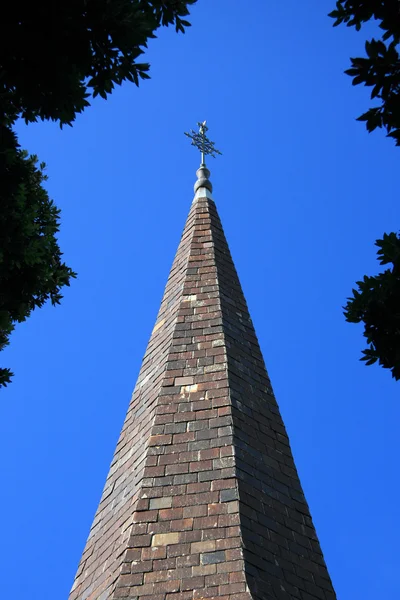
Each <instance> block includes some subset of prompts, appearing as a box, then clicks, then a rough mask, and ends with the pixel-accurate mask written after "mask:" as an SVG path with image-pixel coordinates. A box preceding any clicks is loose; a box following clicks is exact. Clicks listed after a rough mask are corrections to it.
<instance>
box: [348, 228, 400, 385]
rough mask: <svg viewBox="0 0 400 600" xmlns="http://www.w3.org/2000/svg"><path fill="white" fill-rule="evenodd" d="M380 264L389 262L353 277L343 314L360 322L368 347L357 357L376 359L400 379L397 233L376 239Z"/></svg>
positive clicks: (399, 246) (370, 361)
mask: <svg viewBox="0 0 400 600" xmlns="http://www.w3.org/2000/svg"><path fill="white" fill-rule="evenodd" d="M376 245H377V246H378V248H379V250H378V258H379V262H380V264H381V265H387V264H389V263H391V264H392V265H393V266H392V268H390V269H386V270H385V271H383V273H380V274H379V275H376V276H375V277H368V276H365V277H364V279H363V281H357V285H358V289H357V290H353V297H352V298H349V299H348V303H347V305H346V307H345V316H346V319H347V321H349V322H350V323H360V322H361V321H362V322H363V323H364V336H365V337H366V338H367V343H368V344H369V347H368V348H367V349H366V350H363V354H364V356H363V357H362V359H361V360H364V361H366V364H367V365H372V364H373V363H375V362H377V361H378V362H379V364H380V365H382V367H384V368H386V369H390V370H391V372H392V376H393V377H394V378H395V379H396V380H399V379H400V237H399V236H398V235H396V234H395V233H390V234H389V235H387V234H384V236H383V239H381V240H377V241H376Z"/></svg>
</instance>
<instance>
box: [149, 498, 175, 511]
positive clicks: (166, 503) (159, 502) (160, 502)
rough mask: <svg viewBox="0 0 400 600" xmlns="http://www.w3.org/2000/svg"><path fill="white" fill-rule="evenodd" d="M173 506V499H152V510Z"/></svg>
mask: <svg viewBox="0 0 400 600" xmlns="http://www.w3.org/2000/svg"><path fill="white" fill-rule="evenodd" d="M171 506H172V497H168V496H167V497H165V498H151V500H150V508H151V509H155V508H170V507H171Z"/></svg>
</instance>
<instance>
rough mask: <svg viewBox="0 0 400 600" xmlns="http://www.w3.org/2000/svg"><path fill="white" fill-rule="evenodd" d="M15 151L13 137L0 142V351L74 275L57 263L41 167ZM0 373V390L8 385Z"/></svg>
mask: <svg viewBox="0 0 400 600" xmlns="http://www.w3.org/2000/svg"><path fill="white" fill-rule="evenodd" d="M37 163H38V160H37V157H36V156H28V153H27V152H26V151H23V150H21V149H20V147H19V145H18V143H17V139H16V136H15V134H14V133H13V132H12V131H11V129H10V128H3V129H2V135H1V137H0V181H1V182H2V184H1V187H0V204H1V211H0V239H1V248H0V350H2V349H3V348H4V347H5V346H6V345H7V344H8V342H9V335H10V333H11V332H12V330H13V329H14V324H15V323H21V322H22V321H25V319H27V317H29V315H30V313H31V312H32V310H33V309H34V308H37V307H41V306H43V304H44V303H45V302H46V300H48V299H50V300H51V302H52V304H59V302H60V300H61V298H62V296H61V293H60V290H61V288H62V287H63V286H64V285H69V283H70V279H71V277H75V273H73V272H72V270H71V269H70V268H69V267H67V266H66V264H65V263H64V262H63V261H62V258H61V257H62V253H61V251H60V248H59V246H58V242H57V238H56V233H57V232H58V230H59V214H60V211H59V209H57V208H56V206H55V205H54V203H53V201H52V200H50V199H49V196H48V194H47V192H46V190H45V189H44V187H43V186H42V182H43V181H44V179H45V178H46V176H45V175H44V173H43V170H44V168H45V165H44V164H43V163H42V164H40V165H39V166H38V165H37ZM11 375H12V373H11V372H10V370H9V369H0V386H2V385H6V384H7V383H9V382H10V379H11Z"/></svg>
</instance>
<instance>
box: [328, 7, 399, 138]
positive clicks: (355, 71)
mask: <svg viewBox="0 0 400 600" xmlns="http://www.w3.org/2000/svg"><path fill="white" fill-rule="evenodd" d="M329 16H330V17H332V18H334V19H335V23H334V25H335V26H337V25H340V24H341V23H346V25H347V26H348V27H352V26H354V27H355V28H356V29H357V30H360V29H361V26H362V25H363V24H364V23H366V22H367V21H369V20H370V19H375V20H376V21H377V22H378V23H379V27H380V28H381V29H382V30H383V32H384V33H383V34H382V39H381V40H376V39H372V40H370V41H366V44H365V50H366V57H365V58H360V57H358V58H352V59H351V65H352V66H351V68H350V69H348V70H347V71H345V72H346V73H347V75H350V77H352V78H353V85H359V84H364V85H365V86H367V87H372V90H371V99H377V100H380V104H379V106H376V107H373V108H371V109H369V110H368V111H367V112H365V113H364V114H362V115H361V116H360V117H359V118H358V120H359V121H365V123H366V127H367V130H368V131H369V132H371V131H374V129H376V128H377V127H381V128H384V129H386V131H387V135H388V137H392V138H393V139H394V140H395V142H396V145H397V146H400V56H399V53H398V47H399V42H400V3H399V1H398V0H385V1H382V0H368V1H367V0H340V1H338V2H337V3H336V10H334V11H332V12H331V13H330V15H329ZM389 40H391V41H390V42H389ZM386 42H388V43H386Z"/></svg>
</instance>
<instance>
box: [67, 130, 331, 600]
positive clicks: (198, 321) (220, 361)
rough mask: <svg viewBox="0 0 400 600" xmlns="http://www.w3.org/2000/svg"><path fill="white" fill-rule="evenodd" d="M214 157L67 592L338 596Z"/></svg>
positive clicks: (87, 598) (100, 597)
mask: <svg viewBox="0 0 400 600" xmlns="http://www.w3.org/2000/svg"><path fill="white" fill-rule="evenodd" d="M189 137H190V136H189ZM204 147H206V146H204ZM205 155H206V154H205V153H204V152H203V157H202V164H201V165H200V169H199V170H198V181H197V182H196V185H197V184H198V187H197V189H196V195H195V198H194V201H193V203H192V206H191V209H190V212H189V216H188V219H187V221H186V225H185V227H184V230H183V234H182V238H181V241H180V244H179V247H178V251H177V254H176V256H175V259H174V262H173V265H172V269H171V272H170V275H169V279H168V282H167V285H166V288H165V292H164V297H163V300H162V303H161V307H160V311H159V314H158V317H157V320H156V324H155V327H154V329H153V332H152V335H151V338H150V341H149V344H148V346H147V350H146V353H145V356H144V359H143V363H142V366H141V370H140V374H139V378H138V381H137V384H136V387H135V390H134V393H133V397H132V400H131V403H130V406H129V409H128V412H127V416H126V419H125V423H124V426H123V429H122V432H121V435H120V438H119V441H118V444H117V448H116V452H115V455H114V458H113V461H112V463H111V467H110V471H109V474H108V477H107V481H106V485H105V488H104V491H103V495H102V498H101V501H100V505H99V507H98V510H97V513H96V516H95V519H94V522H93V525H92V529H91V531H90V535H89V538H88V540H87V543H86V548H85V550H84V553H83V555H82V559H81V563H80V565H79V569H78V572H77V575H76V579H75V583H74V586H73V588H72V591H71V594H70V600H118V599H121V598H125V599H127V600H202V599H211V598H213V599H219V600H274V599H275V600H335V598H336V596H335V593H334V590H333V587H332V584H331V581H330V578H329V575H328V571H327V569H326V565H325V562H324V559H323V556H322V552H321V548H320V545H319V542H318V539H317V536H316V532H315V528H314V525H313V522H312V520H311V516H310V513H309V509H308V505H307V503H306V500H305V498H304V495H303V492H302V488H301V484H300V481H299V477H298V474H297V471H296V467H295V464H294V460H293V456H292V453H291V450H290V446H289V440H288V437H287V433H286V430H285V427H284V424H283V421H282V418H281V416H280V412H279V408H278V405H277V402H276V399H275V397H274V394H273V391H272V387H271V382H270V380H269V377H268V374H267V371H266V368H265V364H264V360H263V357H262V354H261V350H260V347H259V344H258V340H257V337H256V334H255V331H254V327H253V324H252V321H251V318H250V315H249V311H248V308H247V304H246V301H245V298H244V295H243V292H242V289H241V286H240V282H239V278H238V275H237V272H236V269H235V267H234V264H233V262H232V258H231V255H230V251H229V248H228V244H227V242H226V239H225V235H224V232H223V229H222V225H221V221H220V219H219V216H218V213H217V209H216V207H215V204H214V202H213V200H212V199H211V189H210V186H211V184H210V185H208V183H210V182H209V179H208V177H209V172H208V169H207V167H206V166H205V163H204V162H203V160H204V158H205ZM199 171H200V174H199Z"/></svg>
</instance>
